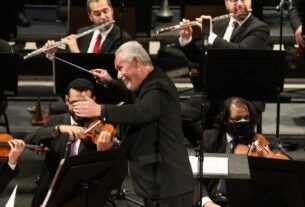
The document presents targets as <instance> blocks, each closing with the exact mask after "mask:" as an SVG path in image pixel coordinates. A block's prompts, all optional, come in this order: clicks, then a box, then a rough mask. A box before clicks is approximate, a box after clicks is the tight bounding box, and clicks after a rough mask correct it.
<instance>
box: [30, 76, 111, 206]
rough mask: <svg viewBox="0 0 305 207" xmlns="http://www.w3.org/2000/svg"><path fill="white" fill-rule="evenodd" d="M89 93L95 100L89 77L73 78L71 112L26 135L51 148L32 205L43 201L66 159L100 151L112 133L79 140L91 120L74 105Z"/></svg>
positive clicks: (69, 96)
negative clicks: (79, 114) (60, 165)
mask: <svg viewBox="0 0 305 207" xmlns="http://www.w3.org/2000/svg"><path fill="white" fill-rule="evenodd" d="M85 96H86V97H90V98H92V99H93V100H95V96H94V86H93V85H92V83H91V82H90V81H88V80H86V79H75V80H74V81H72V82H71V83H70V84H69V85H68V87H67V94H66V95H65V103H66V106H67V109H68V110H67V111H68V112H67V113H64V114H59V115H54V116H51V117H50V119H49V120H48V122H47V123H46V124H45V126H43V127H42V128H39V129H37V130H36V131H34V132H32V133H30V134H28V135H27V136H26V138H25V141H26V142H27V143H30V144H38V145H40V144H41V143H42V144H44V146H46V147H48V148H49V152H48V153H46V155H45V165H44V166H43V168H42V171H41V175H40V180H39V182H38V186H37V189H36V191H35V194H34V197H33V200H32V206H35V207H36V206H40V205H41V204H42V202H43V200H44V198H45V196H46V193H47V191H48V189H49V186H50V183H51V181H52V178H53V176H54V174H55V172H56V169H57V167H58V165H59V162H60V160H61V159H62V158H64V157H66V156H75V155H78V154H82V153H86V152H91V151H97V150H100V149H101V148H103V140H104V139H106V138H107V137H110V136H111V133H110V132H108V131H102V132H101V134H100V136H99V137H98V140H97V141H96V143H97V144H94V143H93V142H92V141H91V140H83V139H78V138H83V137H85V136H86V135H85V128H84V125H85V124H86V123H87V121H88V120H87V119H84V118H80V117H78V116H76V115H75V113H73V111H72V104H73V103H75V102H77V101H81V100H84V99H85Z"/></svg>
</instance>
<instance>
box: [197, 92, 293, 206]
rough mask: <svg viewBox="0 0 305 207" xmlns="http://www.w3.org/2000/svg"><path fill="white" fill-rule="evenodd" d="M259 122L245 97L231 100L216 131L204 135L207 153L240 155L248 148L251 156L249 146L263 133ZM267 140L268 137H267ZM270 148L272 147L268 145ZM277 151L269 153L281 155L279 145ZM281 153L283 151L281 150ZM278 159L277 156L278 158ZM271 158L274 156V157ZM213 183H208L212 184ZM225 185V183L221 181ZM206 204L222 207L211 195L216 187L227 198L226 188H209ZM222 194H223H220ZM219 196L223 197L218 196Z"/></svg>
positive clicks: (221, 113)
mask: <svg viewBox="0 0 305 207" xmlns="http://www.w3.org/2000/svg"><path fill="white" fill-rule="evenodd" d="M255 125H256V120H255V118H254V117H253V107H252V106H251V105H250V104H249V102H248V101H246V100H245V99H243V98H240V97H231V98H228V99H227V100H225V102H224V104H223V108H222V110H221V111H220V112H219V114H218V115H217V119H216V124H215V126H214V127H213V128H211V129H207V130H205V131H204V134H203V151H204V152H208V153H236V154H242V153H240V152H237V150H239V149H238V148H243V147H245V148H248V149H246V150H245V151H244V153H245V154H247V153H248V152H249V153H250V151H251V150H250V148H249V147H248V145H251V144H253V143H255V142H254V141H255V140H256V138H257V137H262V135H261V134H258V133H255V130H254V129H255ZM264 140H266V138H264ZM267 147H268V146H267ZM273 148H274V149H273V150H274V152H273V151H270V153H269V154H277V152H275V150H276V145H273ZM277 150H278V151H280V149H279V148H278V149H277ZM266 157H269V156H268V155H266ZM274 157H276V156H274ZM270 158H271V157H270ZM278 158H279V159H288V157H286V156H285V155H284V154H283V155H282V154H279V156H278ZM209 182H211V183H212V181H210V180H209V181H207V183H209ZM219 183H221V182H219ZM206 186H209V188H205V190H204V194H203V198H202V204H203V206H204V207H219V205H218V204H215V203H214V202H213V201H212V200H211V197H212V196H213V195H210V193H211V192H215V188H216V189H217V190H218V191H220V193H222V195H225V193H226V192H225V189H224V187H223V186H222V187H220V185H219V184H218V185H216V183H215V182H214V184H213V185H206ZM217 193H219V192H217ZM218 195H219V194H218Z"/></svg>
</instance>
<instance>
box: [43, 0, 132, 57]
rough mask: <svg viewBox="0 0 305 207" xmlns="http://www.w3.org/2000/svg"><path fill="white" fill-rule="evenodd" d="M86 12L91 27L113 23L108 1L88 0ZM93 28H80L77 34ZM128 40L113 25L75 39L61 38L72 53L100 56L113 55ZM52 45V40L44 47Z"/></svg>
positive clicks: (127, 35) (110, 5)
mask: <svg viewBox="0 0 305 207" xmlns="http://www.w3.org/2000/svg"><path fill="white" fill-rule="evenodd" d="M87 12H88V16H89V18H90V20H91V22H92V23H93V26H100V25H102V24H105V23H109V22H111V21H113V8H112V4H111V1H110V0H88V1H87ZM93 26H87V27H84V28H81V29H79V30H78V32H77V33H82V32H85V31H87V30H89V29H92V28H93ZM129 40H131V37H130V35H129V34H127V33H126V32H122V37H121V30H120V28H119V27H118V26H117V25H115V24H112V25H111V26H109V27H107V28H105V30H102V31H99V30H96V31H94V32H93V33H91V34H88V35H85V36H83V37H80V38H76V35H75V34H72V35H69V36H67V37H65V38H63V41H64V42H65V43H66V44H67V45H68V47H69V49H70V52H72V53H101V54H106V53H114V52H115V51H116V50H117V49H118V47H119V46H120V45H121V44H122V43H124V42H127V41H129ZM54 43H55V42H54V40H49V41H47V42H46V44H45V47H49V46H52V45H53V44H54ZM55 52H56V49H54V50H52V51H51V53H55Z"/></svg>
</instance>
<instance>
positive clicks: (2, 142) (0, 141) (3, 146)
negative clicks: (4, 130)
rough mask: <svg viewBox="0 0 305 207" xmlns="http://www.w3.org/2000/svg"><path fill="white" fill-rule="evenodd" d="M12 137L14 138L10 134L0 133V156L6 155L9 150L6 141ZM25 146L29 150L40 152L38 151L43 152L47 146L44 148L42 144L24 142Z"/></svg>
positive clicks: (46, 149)
mask: <svg viewBox="0 0 305 207" xmlns="http://www.w3.org/2000/svg"><path fill="white" fill-rule="evenodd" d="M12 139H14V138H13V136H12V135H10V134H0V157H8V155H9V153H10V151H11V148H10V145H9V144H8V141H10V140H12ZM25 147H26V148H28V149H30V150H33V151H36V152H40V153H44V152H47V151H48V148H46V147H44V146H38V145H32V144H26V145H25Z"/></svg>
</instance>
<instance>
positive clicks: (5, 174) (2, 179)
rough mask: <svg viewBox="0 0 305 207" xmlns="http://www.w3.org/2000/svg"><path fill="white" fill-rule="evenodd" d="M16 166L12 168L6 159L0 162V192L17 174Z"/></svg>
mask: <svg viewBox="0 0 305 207" xmlns="http://www.w3.org/2000/svg"><path fill="white" fill-rule="evenodd" d="M18 172H19V169H18V166H16V168H15V169H14V170H12V169H11V168H10V166H9V165H8V164H7V161H5V162H3V163H1V166H0V193H2V191H3V190H4V189H5V187H6V186H7V184H8V183H9V182H10V181H11V180H12V179H13V178H14V177H15V176H16V175H17V174H18Z"/></svg>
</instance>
